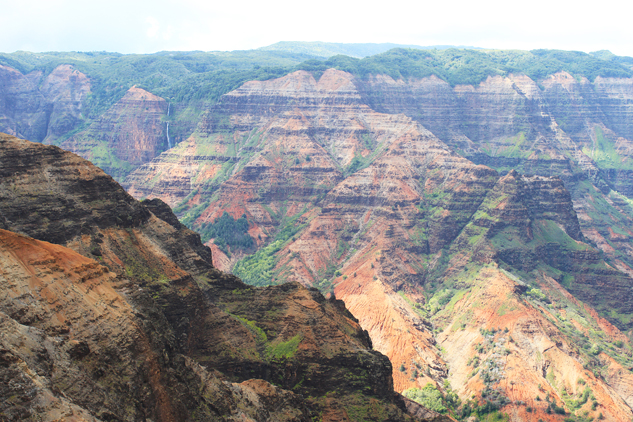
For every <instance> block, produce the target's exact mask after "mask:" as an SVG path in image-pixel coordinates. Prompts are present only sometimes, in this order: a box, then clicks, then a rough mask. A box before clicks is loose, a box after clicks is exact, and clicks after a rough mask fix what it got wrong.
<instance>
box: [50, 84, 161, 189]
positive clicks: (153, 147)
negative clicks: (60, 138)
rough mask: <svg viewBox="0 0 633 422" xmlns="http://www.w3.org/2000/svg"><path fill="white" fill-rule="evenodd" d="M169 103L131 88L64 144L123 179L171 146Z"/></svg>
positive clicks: (68, 148) (63, 145)
mask: <svg viewBox="0 0 633 422" xmlns="http://www.w3.org/2000/svg"><path fill="white" fill-rule="evenodd" d="M168 107H169V106H168V104H167V102H166V101H165V100H164V99H162V98H160V97H158V96H156V95H154V94H151V93H149V92H147V91H145V90H143V89H141V88H136V87H132V88H130V89H129V90H128V91H127V93H126V94H125V95H124V96H123V98H121V100H119V101H118V102H117V103H116V104H114V105H113V106H112V107H111V108H110V109H109V110H108V111H107V112H106V113H104V114H103V115H102V116H101V117H100V118H99V119H98V120H97V121H95V122H94V123H92V124H91V125H90V127H88V129H86V130H85V131H83V132H80V133H78V134H76V135H74V136H72V137H71V138H70V139H68V140H66V141H64V142H62V143H61V146H62V147H63V148H66V149H67V150H69V151H73V152H75V153H77V154H79V155H81V156H82V157H84V158H86V159H89V160H90V161H92V162H93V163H95V164H96V165H98V166H100V167H102V168H103V169H104V170H105V171H106V172H107V173H108V174H110V175H112V176H113V177H115V178H117V179H119V180H121V179H123V178H124V177H125V176H126V175H127V174H128V173H129V172H130V171H131V170H133V169H134V168H136V167H137V166H138V165H140V164H143V163H146V162H148V161H149V160H151V159H152V158H154V157H155V156H157V155H158V154H159V152H160V151H164V150H165V149H167V148H168V145H167V133H166V130H167V125H166V123H163V121H162V119H163V117H165V116H166V115H167V108H168Z"/></svg>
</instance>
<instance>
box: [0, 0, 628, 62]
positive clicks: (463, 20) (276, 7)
mask: <svg viewBox="0 0 633 422" xmlns="http://www.w3.org/2000/svg"><path fill="white" fill-rule="evenodd" d="M0 1H1V3H0V4H1V5H2V7H1V9H0V10H1V12H0V52H7V53H8V52H13V51H16V50H28V51H35V52H40V51H53V50H57V51H70V50H74V51H101V50H106V51H116V52H121V53H153V52H156V51H161V50H203V51H218V50H245V49H252V48H257V47H263V46H266V45H270V44H273V43H275V42H277V41H329V42H345V43H360V42H375V43H382V42H392V43H399V44H417V45H423V46H424V45H439V44H450V45H470V46H477V47H486V48H516V49H526V50H527V49H534V48H557V49H565V50H580V51H586V52H590V51H596V50H603V49H606V50H611V51H612V52H613V53H615V54H618V55H628V56H633V25H631V24H630V19H631V12H632V11H633V2H631V3H628V2H627V1H624V0H617V1H616V0H602V1H600V2H592V3H588V2H582V1H578V2H569V1H560V0H547V1H544V0H531V1H527V2H516V1H509V0H505V1H496V0H485V1H474V0H468V1H464V0H453V1H440V0H433V1H425V0H409V1H402V0H389V1H383V2H370V1H345V0H318V1H298V0H292V1H289V0H276V1H261V0H258V1H253V0H241V1H240V0H233V1H231V0H224V1H221V2H220V1H213V0H210V1H209V0H207V1H199V0H179V1H172V0H152V1H146V0H142V1H135V0H109V1H101V0H97V1H94V0H81V1H78V0H45V1H41V0H20V1H8V0H0Z"/></svg>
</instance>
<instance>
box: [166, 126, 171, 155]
mask: <svg viewBox="0 0 633 422" xmlns="http://www.w3.org/2000/svg"><path fill="white" fill-rule="evenodd" d="M167 145H169V149H171V141H170V140H169V122H167Z"/></svg>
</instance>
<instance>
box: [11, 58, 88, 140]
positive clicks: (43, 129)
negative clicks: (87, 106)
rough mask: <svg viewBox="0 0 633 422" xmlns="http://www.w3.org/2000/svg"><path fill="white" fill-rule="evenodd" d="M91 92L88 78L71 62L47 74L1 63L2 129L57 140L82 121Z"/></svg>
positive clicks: (37, 137)
mask: <svg viewBox="0 0 633 422" xmlns="http://www.w3.org/2000/svg"><path fill="white" fill-rule="evenodd" d="M89 92H90V81H89V80H88V77H87V76H86V75H85V74H83V73H81V72H80V71H78V70H77V69H75V68H73V67H72V66H70V65H60V66H57V67H56V68H55V69H54V70H53V71H52V72H50V73H49V74H48V75H47V76H46V77H44V75H43V74H42V72H41V71H33V72H31V73H28V74H26V75H23V74H22V73H20V72H19V71H18V70H16V69H13V68H11V67H8V66H1V65H0V103H1V105H0V131H3V132H7V133H10V134H12V135H16V136H21V137H24V138H28V139H33V140H34V141H39V142H47V143H53V142H55V140H56V139H57V138H59V137H60V136H62V135H65V134H66V133H68V132H70V131H71V130H73V129H75V127H77V125H78V124H79V123H80V122H81V120H82V107H83V105H84V104H83V103H84V102H85V100H86V97H87V95H88V93H89Z"/></svg>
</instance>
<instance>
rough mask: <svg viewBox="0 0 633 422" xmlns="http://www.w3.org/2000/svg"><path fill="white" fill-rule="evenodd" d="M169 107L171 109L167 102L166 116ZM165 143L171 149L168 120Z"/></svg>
mask: <svg viewBox="0 0 633 422" xmlns="http://www.w3.org/2000/svg"><path fill="white" fill-rule="evenodd" d="M169 109H171V103H167V117H169ZM166 132H167V145H168V146H169V149H171V140H170V139H169V122H167V130H166Z"/></svg>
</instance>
